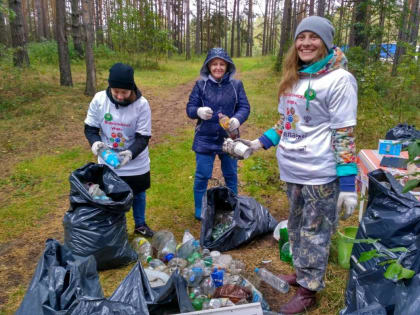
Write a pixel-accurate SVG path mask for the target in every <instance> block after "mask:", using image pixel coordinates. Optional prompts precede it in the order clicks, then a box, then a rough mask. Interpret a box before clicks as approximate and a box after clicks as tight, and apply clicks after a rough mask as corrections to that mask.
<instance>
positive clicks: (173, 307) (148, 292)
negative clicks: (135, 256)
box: [109, 262, 194, 315]
mask: <svg viewBox="0 0 420 315" xmlns="http://www.w3.org/2000/svg"><path fill="white" fill-rule="evenodd" d="M109 300H110V301H113V302H120V303H124V304H128V305H131V306H133V307H134V308H135V309H136V310H137V312H138V314H156V315H158V314H159V315H161V314H177V313H186V312H191V311H194V308H193V306H192V304H191V301H190V298H189V297H188V291H187V282H186V281H185V279H184V278H183V277H182V276H181V275H180V274H179V272H178V271H175V272H173V273H172V275H171V277H170V278H169V280H168V282H167V283H166V284H165V285H164V286H161V287H156V288H152V287H151V286H150V284H149V280H148V279H147V276H146V274H145V272H144V270H143V267H142V266H141V264H140V262H137V263H136V264H135V265H134V267H133V269H131V271H130V273H129V274H128V275H127V277H125V279H124V280H123V282H121V284H120V285H119V286H118V288H117V289H116V290H115V292H114V293H113V294H112V296H111V297H110V298H109Z"/></svg>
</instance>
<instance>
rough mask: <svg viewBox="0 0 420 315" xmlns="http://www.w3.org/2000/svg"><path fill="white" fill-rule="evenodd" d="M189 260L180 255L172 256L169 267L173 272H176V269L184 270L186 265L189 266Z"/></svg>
mask: <svg viewBox="0 0 420 315" xmlns="http://www.w3.org/2000/svg"><path fill="white" fill-rule="evenodd" d="M187 264H188V262H187V261H186V260H185V259H184V258H180V257H175V258H172V259H171V260H170V261H169V263H168V267H169V270H170V271H171V273H172V272H174V271H175V270H176V269H179V270H182V269H184V268H185V267H187Z"/></svg>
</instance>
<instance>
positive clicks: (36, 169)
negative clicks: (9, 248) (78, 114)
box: [0, 148, 92, 243]
mask: <svg viewBox="0 0 420 315" xmlns="http://www.w3.org/2000/svg"><path fill="white" fill-rule="evenodd" d="M91 159H92V155H91V154H90V153H88V152H84V151H83V150H82V149H80V148H74V149H71V150H68V151H64V152H63V153H60V154H56V155H41V156H39V157H36V158H33V159H30V160H26V161H23V162H21V163H18V164H17V165H16V166H15V169H14V171H13V172H12V174H11V176H9V177H7V178H5V179H1V181H0V188H1V189H2V191H5V192H7V194H8V198H7V200H8V201H7V202H6V204H4V205H2V211H0V227H1V228H0V243H4V242H7V241H10V240H12V239H13V238H15V237H18V236H19V235H20V234H21V233H23V232H24V231H25V230H26V229H28V228H32V227H35V226H37V225H38V223H39V220H42V219H43V218H44V217H45V215H46V214H48V213H50V212H52V211H56V207H57V206H58V205H59V203H60V202H61V200H62V199H63V198H64V199H67V198H68V194H69V182H68V177H69V174H70V173H71V172H72V171H73V170H75V169H76V168H78V167H80V166H81V165H84V164H85V163H87V162H88V161H90V160H91Z"/></svg>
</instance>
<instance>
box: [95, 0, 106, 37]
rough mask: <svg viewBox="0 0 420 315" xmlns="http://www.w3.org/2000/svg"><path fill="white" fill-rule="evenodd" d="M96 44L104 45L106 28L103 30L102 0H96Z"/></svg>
mask: <svg viewBox="0 0 420 315" xmlns="http://www.w3.org/2000/svg"><path fill="white" fill-rule="evenodd" d="M95 4H96V6H95V7H96V19H95V24H96V45H103V44H104V30H103V22H102V0H96V1H95Z"/></svg>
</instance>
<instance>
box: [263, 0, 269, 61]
mask: <svg viewBox="0 0 420 315" xmlns="http://www.w3.org/2000/svg"><path fill="white" fill-rule="evenodd" d="M269 2H270V0H266V1H265V11H264V27H263V40H262V53H261V54H262V55H263V56H265V55H266V54H267V49H266V46H267V33H268V32H267V28H268V27H267V24H268V3H269Z"/></svg>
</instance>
